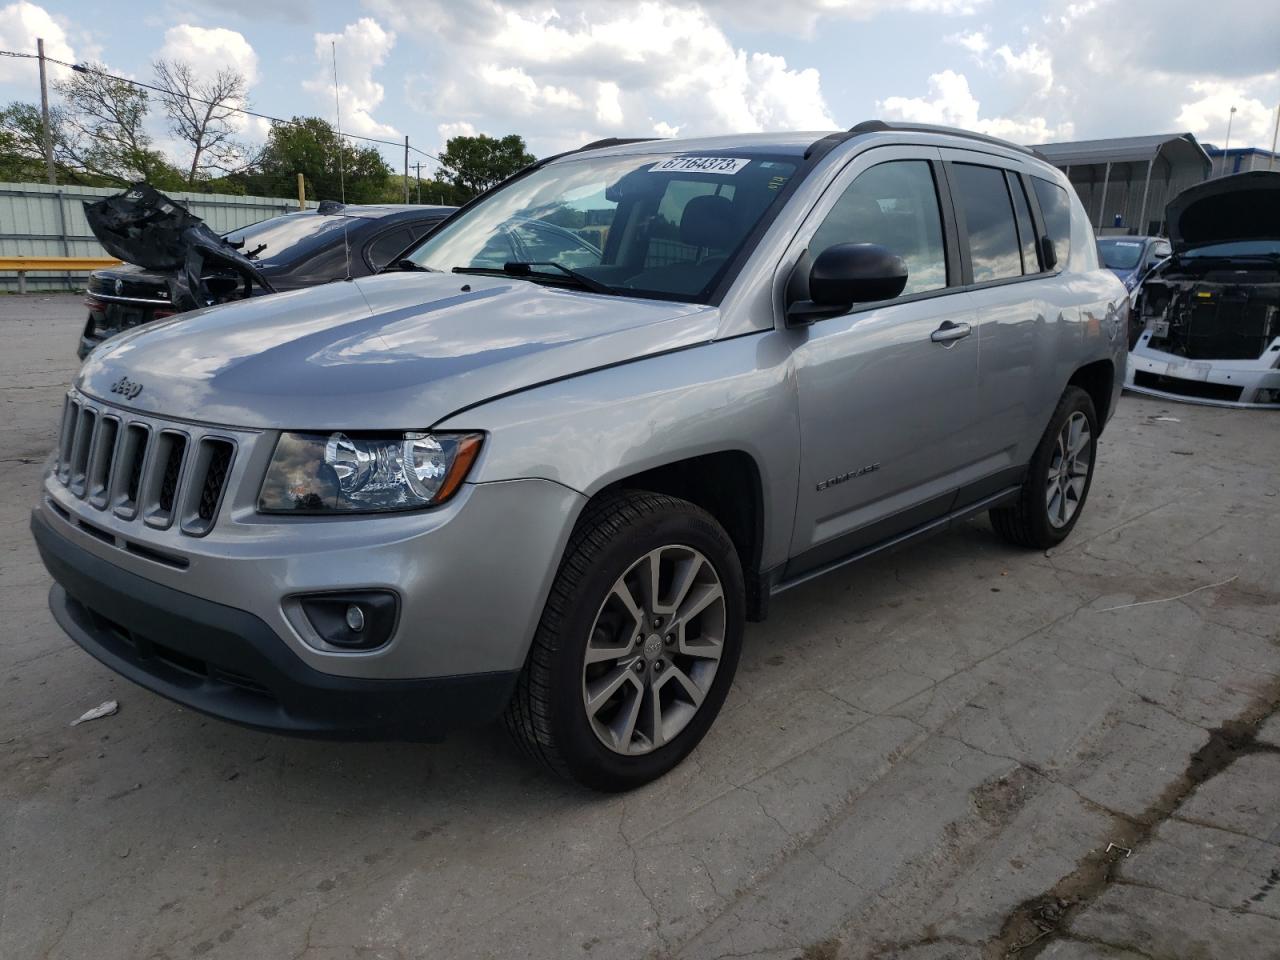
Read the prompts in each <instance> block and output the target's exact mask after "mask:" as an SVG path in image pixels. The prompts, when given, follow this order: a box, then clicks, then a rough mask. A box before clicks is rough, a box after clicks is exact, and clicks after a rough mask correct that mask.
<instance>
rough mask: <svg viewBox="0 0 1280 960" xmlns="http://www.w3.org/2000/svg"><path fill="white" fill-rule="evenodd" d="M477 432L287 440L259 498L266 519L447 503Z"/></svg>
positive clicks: (293, 436) (471, 455) (287, 436)
mask: <svg viewBox="0 0 1280 960" xmlns="http://www.w3.org/2000/svg"><path fill="white" fill-rule="evenodd" d="M480 441H481V435H480V434H478V433H397V434H386V433H283V434H281V435H280V440H279V442H278V443H277V444H276V450H275V454H274V455H273V456H272V457H271V466H269V467H268V468H267V476H266V479H264V480H263V482H262V489H261V491H259V493H258V509H259V510H260V511H261V512H263V513H343V512H348V513H368V512H374V511H385V510H416V509H420V508H422V507H431V506H435V505H436V504H440V503H444V502H445V501H446V500H448V499H449V498H450V497H451V496H453V495H454V493H456V492H457V490H458V487H459V486H460V485H461V484H462V481H463V479H464V478H465V477H466V475H467V471H468V470H470V469H471V464H472V462H474V460H475V458H476V454H477V453H479V452H480Z"/></svg>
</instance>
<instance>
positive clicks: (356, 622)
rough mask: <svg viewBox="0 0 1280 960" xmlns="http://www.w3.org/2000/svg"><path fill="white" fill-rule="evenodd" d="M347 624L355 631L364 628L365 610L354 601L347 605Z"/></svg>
mask: <svg viewBox="0 0 1280 960" xmlns="http://www.w3.org/2000/svg"><path fill="white" fill-rule="evenodd" d="M347 626H348V627H350V628H351V629H352V631H354V632H355V633H359V632H360V631H361V630H363V629H364V611H363V610H361V609H360V608H359V607H358V606H357V605H356V604H354V603H353V604H352V605H351V606H349V607H347Z"/></svg>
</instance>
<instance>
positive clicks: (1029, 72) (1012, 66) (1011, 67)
mask: <svg viewBox="0 0 1280 960" xmlns="http://www.w3.org/2000/svg"><path fill="white" fill-rule="evenodd" d="M995 61H996V63H997V64H998V65H999V67H1000V69H1001V70H1002V71H1003V72H1004V73H1005V75H1007V76H1008V77H1010V78H1011V79H1012V80H1013V81H1015V82H1016V83H1018V84H1020V85H1021V86H1022V87H1023V89H1024V90H1026V91H1027V92H1028V93H1029V94H1031V95H1032V96H1039V97H1047V96H1048V95H1049V94H1050V93H1052V92H1053V57H1051V56H1050V55H1049V51H1047V50H1046V49H1045V48H1044V47H1042V46H1040V45H1039V44H1036V43H1031V44H1028V45H1027V46H1026V47H1025V48H1024V49H1023V51H1022V52H1021V53H1014V52H1013V48H1012V47H1010V46H1009V45H1008V44H1007V43H1006V44H1004V45H1003V46H1001V47H999V48H997V49H996V51H995Z"/></svg>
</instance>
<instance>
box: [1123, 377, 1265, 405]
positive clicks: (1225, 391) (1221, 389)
mask: <svg viewBox="0 0 1280 960" xmlns="http://www.w3.org/2000/svg"><path fill="white" fill-rule="evenodd" d="M1133 382H1134V384H1135V385H1136V386H1139V387H1149V388H1151V389H1152V390H1160V391H1162V392H1164V393H1176V394H1178V395H1179V396H1182V397H1195V398H1197V399H1199V400H1225V401H1227V402H1229V403H1235V402H1237V401H1239V399H1240V395H1241V394H1242V393H1243V392H1244V388H1242V387H1232V386H1228V385H1227V384H1223V383H1209V382H1208V381H1206V380H1184V379H1183V378H1182V377H1162V376H1160V375H1159V374H1155V373H1149V372H1147V371H1146V370H1137V371H1135V372H1134V374H1133Z"/></svg>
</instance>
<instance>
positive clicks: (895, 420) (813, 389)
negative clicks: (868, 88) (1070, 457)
mask: <svg viewBox="0 0 1280 960" xmlns="http://www.w3.org/2000/svg"><path fill="white" fill-rule="evenodd" d="M863 242H870V243H878V244H881V245H883V246H885V247H887V248H888V249H889V250H891V251H892V252H894V253H896V254H898V255H899V256H901V257H902V258H903V259H904V260H905V261H906V264H907V269H908V280H907V287H906V289H905V290H904V291H903V294H902V295H901V296H899V297H898V298H896V299H894V300H891V301H883V302H881V303H876V304H861V305H858V306H856V307H855V308H854V309H853V310H852V311H851V312H849V313H847V314H845V315H843V316H838V317H832V318H829V319H825V320H821V321H819V322H817V323H815V324H813V325H812V326H811V327H808V328H806V329H803V330H799V331H796V332H795V333H796V336H797V337H798V338H800V342H799V343H798V344H797V345H796V347H795V348H794V352H793V361H794V365H795V376H796V390H797V393H798V404H799V413H800V432H801V462H800V477H799V496H798V501H797V511H796V524H795V533H794V536H793V541H792V550H791V553H792V557H793V559H792V561H791V562H790V564H789V565H788V568H787V575H788V576H796V575H799V574H803V573H804V572H806V571H807V570H810V569H813V568H815V567H819V566H822V565H823V564H825V563H829V562H831V561H833V560H837V559H839V558H841V557H843V556H847V555H849V554H851V553H855V552H857V551H859V550H861V549H863V548H865V547H867V546H870V545H872V544H875V543H877V542H880V541H882V540H885V539H888V538H889V537H892V536H894V535H896V534H898V533H900V532H903V531H905V530H908V529H911V528H913V527H917V526H919V525H921V524H923V523H927V522H929V521H930V520H934V519H937V518H938V517H940V516H942V515H943V514H945V513H946V512H947V511H948V509H949V508H950V505H951V501H952V499H953V492H954V490H955V488H956V486H957V485H958V484H959V483H961V482H962V481H963V479H964V478H965V477H966V476H967V472H966V471H967V468H968V467H969V465H970V464H971V463H972V461H973V460H974V459H975V453H974V447H975V442H976V435H975V434H976V430H977V426H978V424H977V386H978V340H977V337H976V336H973V335H971V334H972V333H973V332H974V331H975V328H976V324H977V314H976V313H975V311H974V309H973V306H972V304H971V303H970V301H969V298H968V296H967V295H966V294H964V293H963V292H961V291H960V289H959V287H958V283H959V280H960V274H959V264H958V260H957V256H956V248H955V235H954V230H953V229H952V225H951V212H950V203H949V200H948V199H947V193H946V184H945V180H944V178H943V173H942V166H941V158H940V155H939V152H938V151H937V149H935V148H932V147H884V148H878V149H874V150H870V151H867V152H866V153H863V154H860V155H859V156H858V157H856V158H855V159H854V160H853V161H852V162H851V163H850V164H849V166H848V167H847V168H846V169H845V170H844V171H842V173H841V174H840V176H839V177H838V178H837V179H836V180H835V181H834V182H833V183H832V185H831V187H829V188H828V189H827V191H826V192H825V193H824V195H823V197H822V198H821V199H820V200H819V201H818V203H817V204H816V205H815V207H814V209H813V211H811V213H810V215H809V217H808V218H807V219H806V221H805V224H804V226H803V227H801V229H800V231H799V232H798V234H797V237H796V240H795V242H794V246H793V248H792V251H791V255H790V256H788V258H787V260H786V261H785V262H791V256H794V255H798V250H799V249H801V248H807V249H808V250H809V254H810V256H811V257H813V258H816V257H817V256H818V255H819V254H820V253H821V252H822V250H824V249H826V247H828V246H830V245H831V244H834V243H863Z"/></svg>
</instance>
